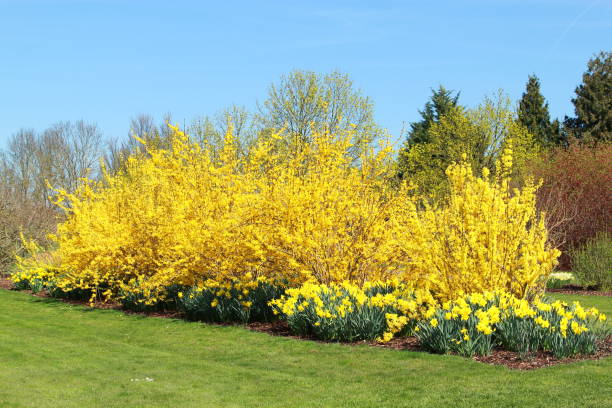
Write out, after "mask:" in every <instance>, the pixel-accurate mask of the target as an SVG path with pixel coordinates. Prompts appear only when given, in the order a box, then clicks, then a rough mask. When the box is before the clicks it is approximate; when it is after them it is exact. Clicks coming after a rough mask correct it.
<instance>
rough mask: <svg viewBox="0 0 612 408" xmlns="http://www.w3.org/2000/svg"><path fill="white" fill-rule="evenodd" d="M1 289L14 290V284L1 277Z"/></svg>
mask: <svg viewBox="0 0 612 408" xmlns="http://www.w3.org/2000/svg"><path fill="white" fill-rule="evenodd" d="M0 289H13V282H11V281H10V280H9V279H8V278H5V277H4V276H0Z"/></svg>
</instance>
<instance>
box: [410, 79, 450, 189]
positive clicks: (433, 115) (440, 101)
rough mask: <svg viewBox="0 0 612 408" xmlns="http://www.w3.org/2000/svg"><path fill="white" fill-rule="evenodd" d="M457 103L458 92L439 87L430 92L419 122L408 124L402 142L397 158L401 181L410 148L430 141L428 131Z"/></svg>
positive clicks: (420, 112)
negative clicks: (408, 129) (407, 129)
mask: <svg viewBox="0 0 612 408" xmlns="http://www.w3.org/2000/svg"><path fill="white" fill-rule="evenodd" d="M458 101H459V92H455V91H452V90H448V89H446V88H445V87H444V86H442V85H440V86H439V87H438V89H436V90H434V89H432V91H431V98H430V100H429V101H427V102H426V103H425V108H424V109H423V110H422V111H419V114H420V115H421V118H422V119H421V120H420V121H418V122H413V123H411V124H410V131H409V132H408V137H407V138H406V141H405V142H404V146H403V148H402V149H401V150H400V152H399V157H398V177H399V178H400V179H401V178H403V175H404V173H405V171H406V169H407V163H406V160H407V154H408V152H409V151H410V149H411V148H413V147H414V146H416V145H419V144H422V143H428V142H430V141H431V140H430V139H431V136H430V134H429V129H430V128H431V126H432V125H433V124H434V123H438V122H439V121H440V118H442V117H443V116H445V115H447V114H449V113H450V112H451V111H452V110H453V109H454V108H457V107H458V106H459V105H458Z"/></svg>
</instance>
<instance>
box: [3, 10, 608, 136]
mask: <svg viewBox="0 0 612 408" xmlns="http://www.w3.org/2000/svg"><path fill="white" fill-rule="evenodd" d="M611 48H612V1H611V0H600V1H592V0H583V1H580V0H566V1H564V0H559V1H552V0H550V1H549V0H524V1H519V0H507V1H493V0H488V1H485V0H481V1H423V0H420V1H382V0H377V1H374V0H371V1H364V2H357V1H353V2H348V1H347V2H343V1H330V0H327V1H303V0H302V1H289V0H283V1H243V2H237V1H180V0H174V1H151V0H149V1H145V0H142V1H141V0H124V1H119V0H82V1H78V0H71V1H68V0H66V1H51V0H49V1H42V0H41V1H34V0H0V51H1V54H0V147H1V146H2V145H4V144H5V142H6V140H7V138H8V137H9V136H10V135H11V134H12V133H14V132H15V131H17V130H18V129H20V128H22V127H28V128H35V129H38V130H42V129H44V128H45V127H47V126H49V125H50V124H52V123H54V122H57V121H60V120H78V119H84V120H86V121H91V122H96V123H97V124H98V125H99V126H100V128H101V129H102V131H103V132H104V135H105V136H106V137H109V138H110V137H119V136H124V135H126V133H127V131H128V128H129V120H130V117H132V116H135V115H136V114H138V113H149V114H152V115H153V116H155V117H156V118H157V119H158V120H159V121H161V118H162V115H163V114H164V113H165V112H171V113H172V114H173V117H174V118H175V119H176V120H177V121H179V122H182V120H183V119H185V120H187V121H189V120H190V119H192V118H193V117H195V116H199V115H207V114H208V115H210V114H214V113H215V112H216V111H217V110H219V109H221V108H223V107H225V106H227V105H229V104H231V103H237V104H243V105H245V106H247V107H253V108H254V106H255V103H256V101H258V100H259V101H261V100H263V99H264V98H265V95H266V90H267V87H268V85H269V84H270V83H271V82H273V81H276V80H277V79H278V78H279V76H280V75H281V74H284V73H287V72H289V71H290V70H292V69H294V68H300V69H308V70H314V71H320V72H326V71H330V70H334V69H337V70H340V71H343V72H346V73H348V74H350V76H351V77H352V78H353V79H354V81H355V84H356V86H357V87H359V88H361V89H362V90H363V91H364V93H365V94H366V95H368V96H370V97H371V98H372V99H373V100H374V102H375V108H376V118H377V120H378V122H379V123H380V124H381V125H382V126H384V127H386V128H387V129H389V131H390V132H391V133H392V134H394V135H397V134H399V131H400V129H401V127H402V123H403V122H410V121H414V120H416V119H417V118H418V112H417V110H418V109H420V108H421V107H422V106H423V104H424V103H425V101H426V100H427V98H428V96H429V93H430V88H431V87H436V86H437V85H438V84H443V85H445V86H446V87H447V88H451V89H455V90H460V91H461V101H462V102H463V103H464V104H467V105H475V104H477V103H478V102H479V101H480V100H481V98H482V97H483V96H484V95H485V94H488V93H491V92H494V91H495V90H497V89H498V88H503V89H504V90H505V91H506V92H508V93H509V95H510V96H511V97H512V98H513V99H514V100H516V99H518V98H519V97H520V95H521V93H522V91H523V88H524V85H525V82H526V80H527V76H528V75H529V74H532V73H535V74H537V75H538V76H539V77H540V79H541V81H542V90H543V94H544V96H545V97H546V98H547V100H548V101H549V104H550V110H551V113H552V115H553V116H557V117H563V115H565V114H568V115H570V114H572V113H573V107H572V105H571V102H570V99H571V98H572V96H573V91H574V88H575V87H576V85H577V84H578V83H579V82H580V80H581V75H582V73H583V72H584V70H585V68H586V62H587V60H588V59H589V58H590V57H591V56H592V55H593V54H594V53H596V52H598V51H600V50H608V51H609V50H610V49H611Z"/></svg>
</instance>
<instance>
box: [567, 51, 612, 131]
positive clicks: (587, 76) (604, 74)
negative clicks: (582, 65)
mask: <svg viewBox="0 0 612 408" xmlns="http://www.w3.org/2000/svg"><path fill="white" fill-rule="evenodd" d="M611 70H612V53H611V52H605V51H602V52H600V53H599V54H597V55H596V56H595V57H594V58H591V59H590V60H589V62H588V65H587V71H586V72H585V73H584V74H583V75H582V84H580V85H579V86H578V87H577V88H576V97H575V98H574V99H572V103H573V104H574V108H575V112H576V118H568V119H567V120H566V127H568V128H569V129H570V131H571V132H572V133H573V134H575V135H576V136H577V137H580V138H582V139H587V140H591V141H595V142H597V141H611V140H612V73H611V72H610V71H611Z"/></svg>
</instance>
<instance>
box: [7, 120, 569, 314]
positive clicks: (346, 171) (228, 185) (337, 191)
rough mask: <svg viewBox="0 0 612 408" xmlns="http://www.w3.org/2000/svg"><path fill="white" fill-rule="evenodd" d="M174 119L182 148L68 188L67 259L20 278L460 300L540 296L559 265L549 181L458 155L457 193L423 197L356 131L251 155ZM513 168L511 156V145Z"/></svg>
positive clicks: (124, 295)
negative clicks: (370, 285) (379, 290)
mask: <svg viewBox="0 0 612 408" xmlns="http://www.w3.org/2000/svg"><path fill="white" fill-rule="evenodd" d="M172 129H173V136H172V139H171V141H172V144H171V148H169V149H167V150H164V149H158V148H155V147H150V148H148V150H147V154H146V155H144V154H143V155H136V156H133V157H130V158H129V159H128V160H127V162H126V164H125V170H124V171H122V172H120V173H118V174H116V175H111V174H106V175H105V177H104V179H103V180H101V181H94V180H89V181H85V182H84V184H83V185H82V186H81V187H80V188H79V189H77V191H76V192H75V193H68V192H65V191H58V192H57V195H56V204H57V205H59V206H60V207H61V208H63V209H64V211H65V212H66V215H67V217H66V221H65V222H63V223H62V224H60V225H59V227H58V231H57V234H56V235H55V236H54V237H53V240H54V241H55V243H56V246H57V249H56V250H54V251H53V252H52V257H53V259H54V261H53V262H49V261H48V260H46V259H45V258H40V257H37V256H36V255H35V256H33V257H31V258H27V259H26V258H23V259H20V260H19V265H18V272H17V274H16V275H15V276H14V279H15V280H16V281H20V280H24V279H25V280H29V281H34V280H35V279H36V278H37V277H38V276H39V275H43V274H50V275H52V276H46V278H45V279H49V280H53V282H54V285H55V287H56V288H57V290H58V291H63V292H74V291H79V293H80V292H87V293H89V294H90V296H91V300H92V301H93V300H94V299H95V298H99V299H102V300H123V301H124V303H125V304H128V305H135V304H136V303H139V304H145V305H148V306H151V305H155V304H157V303H159V302H163V301H164V300H165V299H166V298H167V297H168V296H169V295H172V293H169V292H168V291H169V288H175V287H194V286H197V285H198V284H199V283H201V282H215V284H217V285H227V284H232V283H231V282H236V281H239V282H243V283H244V282H251V281H253V280H257V279H259V278H264V279H265V280H266V281H267V282H281V283H282V286H284V287H299V286H300V285H302V284H303V283H305V282H317V283H322V284H332V283H340V282H344V281H350V282H352V283H353V284H357V285H360V284H363V283H364V282H366V281H377V280H387V279H397V280H399V281H402V282H404V283H406V284H407V285H409V286H410V287H413V288H415V289H416V288H418V289H423V290H431V291H432V292H433V293H434V294H435V296H436V297H437V298H438V299H440V300H446V299H452V298H455V297H457V295H458V294H460V293H470V292H474V291H484V290H495V289H503V290H507V291H509V292H511V293H513V294H515V295H517V296H519V297H524V296H527V295H530V294H532V293H534V292H537V289H538V288H539V287H541V285H543V283H544V282H545V280H546V276H547V275H548V274H549V273H550V271H551V269H552V267H553V265H554V263H555V258H556V256H557V252H556V251H555V250H553V249H550V248H548V247H547V246H546V229H545V228H544V226H543V223H542V221H541V219H540V217H539V216H538V214H537V213H536V210H535V201H534V197H535V196H534V194H535V190H536V188H535V186H533V185H527V187H525V188H524V189H523V190H521V191H518V190H516V191H511V190H510V187H509V183H508V180H507V177H506V175H505V173H503V174H500V175H499V177H498V178H495V179H494V178H489V176H488V175H487V170H486V169H485V170H483V172H484V174H485V175H484V177H482V178H479V177H475V176H474V175H473V174H472V171H471V169H470V167H469V166H468V165H467V164H465V163H464V164H455V165H453V166H451V167H449V169H448V171H447V174H448V177H449V179H450V181H451V185H452V187H451V194H450V198H449V202H448V203H447V205H444V206H440V207H433V206H425V207H424V208H421V207H420V206H419V205H418V202H417V200H415V199H414V198H410V197H409V194H407V190H408V189H409V186H407V185H402V186H401V187H399V188H392V187H391V184H390V183H389V182H388V180H387V176H388V175H389V174H392V169H393V168H392V155H391V150H390V148H389V147H388V146H387V145H383V146H382V148H381V149H379V150H377V151H374V150H372V149H370V150H367V151H366V152H364V153H363V155H362V156H361V157H360V159H359V160H358V165H356V164H355V160H354V158H353V157H352V156H350V154H348V151H349V150H350V149H349V147H350V140H351V135H350V132H346V133H338V134H331V133H329V132H322V133H314V134H313V136H312V141H311V143H308V144H305V145H303V146H301V148H300V149H298V150H296V152H294V153H293V154H292V155H289V156H288V155H287V154H286V153H283V152H282V151H279V150H278V149H275V147H274V146H275V139H276V138H278V137H280V136H279V135H276V134H273V135H271V136H270V137H269V139H266V138H263V139H262V140H261V141H260V142H259V144H258V145H257V146H255V147H254V148H253V149H252V150H251V152H250V153H249V155H248V156H246V157H245V156H242V155H238V154H237V152H236V150H237V149H236V143H235V141H234V139H233V136H232V133H231V129H230V131H228V133H227V135H226V137H225V144H224V145H223V147H222V148H221V150H220V151H216V150H215V151H213V150H212V149H211V148H209V147H207V146H201V145H199V144H197V143H195V142H193V141H192V140H190V138H189V136H188V135H186V134H184V133H183V132H181V131H179V130H178V129H177V128H172ZM499 167H500V168H502V169H505V170H504V171H505V172H507V171H508V169H509V168H510V167H511V157H510V154H509V151H507V152H506V154H505V155H504V157H503V166H499ZM419 202H420V201H419ZM32 253H33V254H35V253H36V250H35V248H32ZM202 296H204V295H202ZM134 302H136V303H134ZM211 302H212V300H211Z"/></svg>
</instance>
